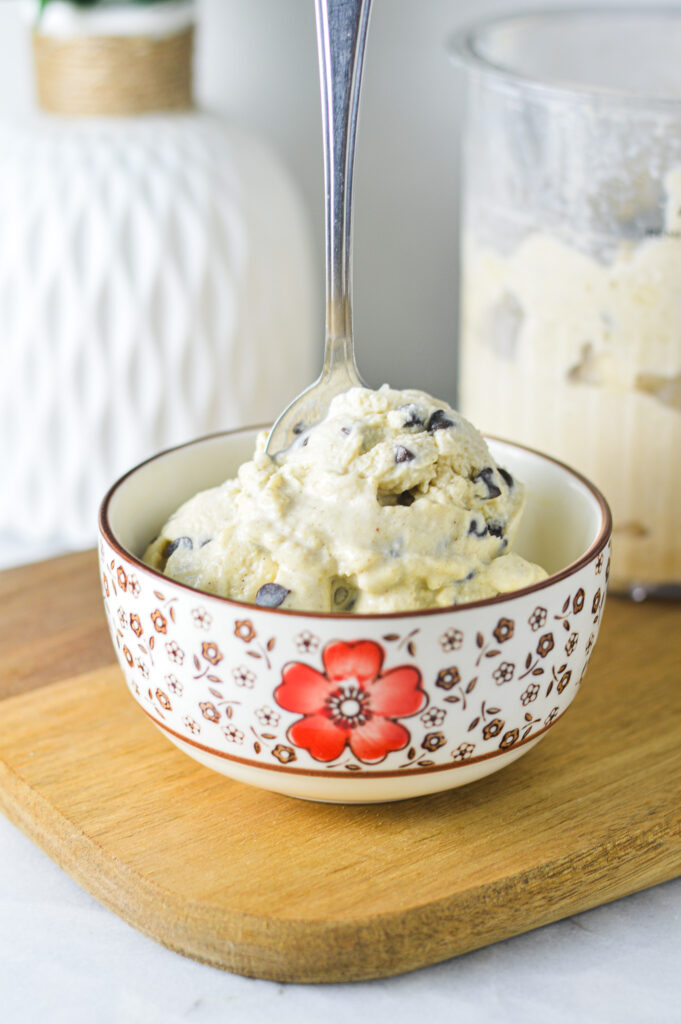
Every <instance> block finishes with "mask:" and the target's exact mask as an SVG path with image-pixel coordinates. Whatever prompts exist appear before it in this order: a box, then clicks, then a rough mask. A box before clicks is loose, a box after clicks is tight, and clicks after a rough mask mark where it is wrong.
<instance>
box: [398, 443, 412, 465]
mask: <svg viewBox="0 0 681 1024" xmlns="http://www.w3.org/2000/svg"><path fill="white" fill-rule="evenodd" d="M413 458H414V453H413V452H410V451H409V449H408V448H405V447H404V445H403V444H396V445H395V462H411V461H412V459H413Z"/></svg>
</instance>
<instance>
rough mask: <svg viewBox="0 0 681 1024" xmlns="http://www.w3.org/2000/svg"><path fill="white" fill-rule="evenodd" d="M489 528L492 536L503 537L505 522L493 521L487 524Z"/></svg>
mask: <svg viewBox="0 0 681 1024" xmlns="http://www.w3.org/2000/svg"><path fill="white" fill-rule="evenodd" d="M487 530H488V533H489V535H490V537H503V535H504V524H503V523H499V522H496V521H495V522H492V523H488V524H487Z"/></svg>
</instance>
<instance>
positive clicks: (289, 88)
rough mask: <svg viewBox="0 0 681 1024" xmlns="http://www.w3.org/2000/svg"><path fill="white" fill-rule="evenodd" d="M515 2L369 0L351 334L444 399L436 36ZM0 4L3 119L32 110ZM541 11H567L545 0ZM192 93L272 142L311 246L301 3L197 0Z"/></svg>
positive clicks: (446, 65) (448, 152)
mask: <svg viewBox="0 0 681 1024" xmlns="http://www.w3.org/2000/svg"><path fill="white" fill-rule="evenodd" d="M518 5H519V6H521V7H522V6H526V5H523V4H522V0H477V2H476V0H374V7H373V14H372V25H371V31H370V35H369V41H368V48H367V59H366V68H365V77H364V94H363V106H362V115H361V121H360V129H359V141H358V152H357V166H356V181H355V198H356V207H355V211H356V212H355V333H356V339H357V345H358V362H359V365H360V369H361V371H362V373H363V375H364V377H365V378H366V380H367V381H368V382H369V383H370V384H372V385H374V386H377V385H379V384H381V383H382V382H383V381H384V380H389V381H390V383H391V384H393V385H395V386H398V387H406V386H417V387H423V388H425V389H427V390H430V391H433V392H434V393H436V394H439V395H441V396H442V397H444V398H449V399H451V398H453V397H454V393H455V383H456V369H455V346H456V320H457V297H456V279H457V242H456V233H457V192H458V166H457V164H458V153H459V138H460V130H461V129H460V122H461V111H462V91H463V80H462V75H461V73H460V72H458V71H457V70H455V68H454V67H453V66H452V65H451V63H450V61H449V59H448V56H447V50H446V43H447V39H448V38H449V37H450V35H451V33H452V32H453V30H454V29H455V28H456V27H457V26H459V25H460V24H462V23H465V22H467V21H470V20H472V19H477V18H479V17H485V16H489V15H492V14H495V13H506V12H510V11H511V10H514V9H515V8H516V7H517V6H518ZM16 6H17V5H16V3H15V0H4V2H2V3H0V114H10V113H19V114H21V113H22V112H25V111H27V110H30V109H31V108H32V105H33V99H32V86H31V76H30V61H29V51H28V40H27V33H26V29H25V26H24V25H23V24H22V22H21V19H20V18H19V16H18V14H17V11H16ZM543 6H545V7H551V6H561V7H565V6H568V4H567V3H566V0H548V2H547V3H545V4H544V5H543ZM199 10H200V17H201V23H200V31H199V40H198V54H197V56H198V61H197V94H198V97H199V99H200V101H201V102H202V103H204V104H206V105H208V106H210V107H212V108H215V109H219V110H222V111H224V112H225V113H227V114H229V115H230V116H232V117H234V118H236V119H237V120H239V121H241V122H244V123H246V124H249V125H251V126H252V127H253V128H255V129H256V130H257V131H258V132H259V133H260V134H261V135H262V136H264V137H266V138H267V139H269V140H270V142H271V143H272V144H273V146H274V147H275V148H276V149H277V150H278V152H279V153H280V155H281V156H282V157H283V158H284V160H285V162H286V163H287V164H288V166H289V168H290V169H291V171H292V172H293V174H294V176H295V178H296V179H297V181H298V183H299V185H300V187H301V189H302V191H303V193H304V195H305V198H306V201H307V205H308V208H309V211H310V216H311V219H312V223H313V227H314V231H315V244H316V247H317V251H318V254H319V269H320V279H319V294H320V304H319V317H320V320H319V334H320V357H321V338H322V321H321V310H322V303H321V297H322V293H323V281H322V276H321V275H322V270H323V261H324V252H323V186H322V153H321V129H320V114H319V87H318V77H317V56H316V48H315V26H314V8H313V2H312V0H200V3H199Z"/></svg>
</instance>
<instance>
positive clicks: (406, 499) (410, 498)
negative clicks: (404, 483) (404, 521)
mask: <svg viewBox="0 0 681 1024" xmlns="http://www.w3.org/2000/svg"><path fill="white" fill-rule="evenodd" d="M397 504H398V505H405V506H406V507H409V505H413V504H414V495H413V494H412V493H411V491H402V493H401V494H398V495H397Z"/></svg>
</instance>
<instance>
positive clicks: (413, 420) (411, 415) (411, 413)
mask: <svg viewBox="0 0 681 1024" xmlns="http://www.w3.org/2000/svg"><path fill="white" fill-rule="evenodd" d="M399 411H400V412H404V413H406V419H405V420H404V423H403V424H402V426H403V427H424V426H425V423H424V422H423V417H422V416H421V411H420V409H419V407H418V405H413V404H411V403H409V404H408V405H401V406H400V408H399Z"/></svg>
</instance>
